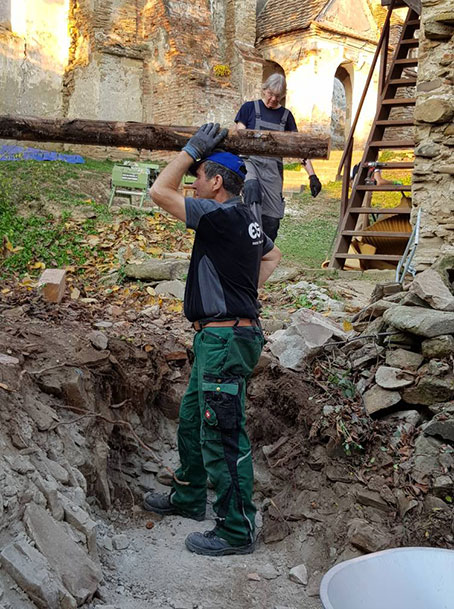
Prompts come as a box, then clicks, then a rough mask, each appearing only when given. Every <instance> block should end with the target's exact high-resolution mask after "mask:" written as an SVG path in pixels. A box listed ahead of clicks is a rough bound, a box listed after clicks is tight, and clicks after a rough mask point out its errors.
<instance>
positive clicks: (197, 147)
mask: <svg viewBox="0 0 454 609" xmlns="http://www.w3.org/2000/svg"><path fill="white" fill-rule="evenodd" d="M227 133H228V131H227V129H221V131H219V123H205V125H202V126H201V127H200V129H199V130H198V131H197V133H196V134H194V135H193V136H192V137H191V139H190V140H189V141H188V143H187V144H186V146H184V148H183V150H184V151H185V152H187V153H188V154H189V155H190V156H192V158H193V159H194V161H200V160H201V159H203V158H205V157H207V156H209V155H210V154H211V153H212V152H213V150H214V149H215V148H217V147H218V146H219V144H220V143H221V142H222V140H224V139H225V137H226V136H227Z"/></svg>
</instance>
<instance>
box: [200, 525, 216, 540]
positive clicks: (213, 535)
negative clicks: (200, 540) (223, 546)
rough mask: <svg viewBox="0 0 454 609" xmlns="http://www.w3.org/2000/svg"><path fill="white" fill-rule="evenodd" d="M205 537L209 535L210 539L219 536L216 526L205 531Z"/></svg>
mask: <svg viewBox="0 0 454 609" xmlns="http://www.w3.org/2000/svg"><path fill="white" fill-rule="evenodd" d="M203 536H204V537H208V538H209V539H212V538H213V537H217V531H216V528H214V529H212V530H211V531H205V533H204V534H203Z"/></svg>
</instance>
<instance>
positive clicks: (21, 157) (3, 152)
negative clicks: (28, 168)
mask: <svg viewBox="0 0 454 609" xmlns="http://www.w3.org/2000/svg"><path fill="white" fill-rule="evenodd" d="M0 161H64V162H65V163H85V161H84V159H83V157H81V156H79V155H78V154H61V153H60V152H50V151H49V150H39V149H38V148H23V147H22V146H13V145H8V144H5V145H4V146H0Z"/></svg>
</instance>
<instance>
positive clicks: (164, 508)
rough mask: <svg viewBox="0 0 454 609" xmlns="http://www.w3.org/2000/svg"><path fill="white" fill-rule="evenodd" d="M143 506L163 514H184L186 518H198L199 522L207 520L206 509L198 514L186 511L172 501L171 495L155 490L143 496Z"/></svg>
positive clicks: (150, 510)
mask: <svg viewBox="0 0 454 609" xmlns="http://www.w3.org/2000/svg"><path fill="white" fill-rule="evenodd" d="M143 507H144V508H145V509H146V510H148V511H149V512H154V513H155V514H162V515H163V516H170V515H172V514H175V515H177V516H183V517H184V518H192V520H198V521H199V522H200V521H202V520H205V511H203V512H199V513H198V514H189V513H188V512H184V511H183V510H180V509H179V508H178V507H177V506H176V505H173V504H172V503H170V496H169V495H164V493H155V492H154V491H150V492H148V493H145V495H144V497H143Z"/></svg>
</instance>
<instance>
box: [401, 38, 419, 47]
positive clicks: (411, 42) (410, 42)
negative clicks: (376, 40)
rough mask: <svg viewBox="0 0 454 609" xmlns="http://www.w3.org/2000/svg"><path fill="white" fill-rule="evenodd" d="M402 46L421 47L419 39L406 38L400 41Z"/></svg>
mask: <svg viewBox="0 0 454 609" xmlns="http://www.w3.org/2000/svg"><path fill="white" fill-rule="evenodd" d="M400 44H405V45H406V46H412V47H417V46H419V40H418V39H417V38H405V39H404V40H401V41H400Z"/></svg>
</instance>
